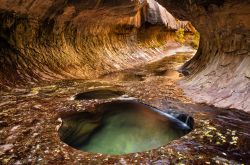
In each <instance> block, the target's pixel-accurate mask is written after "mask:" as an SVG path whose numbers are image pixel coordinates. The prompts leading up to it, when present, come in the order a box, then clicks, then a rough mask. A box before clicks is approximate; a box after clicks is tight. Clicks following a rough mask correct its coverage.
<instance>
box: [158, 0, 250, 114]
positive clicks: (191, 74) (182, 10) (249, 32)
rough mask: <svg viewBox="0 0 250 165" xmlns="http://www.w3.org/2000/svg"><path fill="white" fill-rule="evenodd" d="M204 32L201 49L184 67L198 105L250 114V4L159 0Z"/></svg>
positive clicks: (219, 0)
mask: <svg viewBox="0 0 250 165" xmlns="http://www.w3.org/2000/svg"><path fill="white" fill-rule="evenodd" d="M158 2H159V3H160V4H162V5H163V6H164V7H166V8H167V10H168V11H170V12H171V13H173V15H174V16H176V17H178V18H180V19H185V20H189V21H191V22H192V24H193V25H194V26H195V28H196V29H197V30H198V31H199V32H200V33H201V40H200V47H199V50H198V52H197V54H196V55H195V57H194V58H193V59H191V60H190V61H189V62H188V63H186V64H185V65H184V66H183V67H182V69H181V70H182V72H183V73H185V74H186V75H188V76H187V78H186V80H185V81H183V82H182V86H183V87H184V88H185V90H186V93H187V94H188V95H189V96H190V97H192V98H193V100H194V101H196V102H202V103H203V102H204V103H208V104H213V105H215V106H219V107H227V108H237V109H243V110H245V111H248V112H250V19H249V16H250V1H249V0H244V1H241V0H196V1H194V0H192V1H190V0H178V1H176V0H158Z"/></svg>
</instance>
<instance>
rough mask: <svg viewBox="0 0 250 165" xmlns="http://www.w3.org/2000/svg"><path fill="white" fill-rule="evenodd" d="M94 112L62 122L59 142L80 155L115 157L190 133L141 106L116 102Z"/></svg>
mask: <svg viewBox="0 0 250 165" xmlns="http://www.w3.org/2000/svg"><path fill="white" fill-rule="evenodd" d="M98 109H99V111H100V112H99V113H96V114H91V113H79V114H75V115H72V116H70V117H67V118H65V119H63V125H62V127H61V128H60V130H59V133H60V136H61V139H62V140H63V141H64V142H66V143H67V144H69V145H71V146H73V147H75V148H77V149H80V150H82V151H86V152H93V153H104V154H113V155H119V154H127V153H134V152H141V151H147V150H150V149H155V148H158V147H160V146H163V145H165V144H167V143H169V142H170V141H172V140H174V139H177V138H179V137H181V136H183V135H185V134H186V133H188V132H189V131H190V128H189V127H188V126H186V125H185V124H184V123H182V122H180V121H179V120H177V119H175V118H173V117H171V116H169V115H165V114H163V113H161V112H160V111H158V110H156V109H154V108H151V107H149V106H146V105H144V104H141V103H135V102H116V103H111V104H104V105H102V106H100V107H98Z"/></svg>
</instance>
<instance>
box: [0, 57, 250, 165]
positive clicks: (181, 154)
mask: <svg viewBox="0 0 250 165" xmlns="http://www.w3.org/2000/svg"><path fill="white" fill-rule="evenodd" d="M189 58H190V54H189V53H179V54H177V55H175V56H170V57H165V58H163V59H161V60H159V61H155V62H152V63H150V64H145V65H142V66H139V67H135V68H131V69H127V70H124V71H119V72H115V73H107V74H106V75H103V76H102V77H101V78H100V79H98V80H69V81H59V82H54V83H52V84H46V85H43V86H39V87H33V88H15V89H12V90H10V91H8V92H1V95H0V164H16V165H18V164H250V114H248V113H245V112H243V111H238V110H233V109H219V108H215V107H212V106H208V105H202V104H194V103H192V101H191V99H190V98H186V97H185V96H184V94H183V91H182V90H181V89H180V88H179V87H178V85H177V80H178V79H179V78H180V77H181V76H180V75H179V74H178V73H177V72H176V71H175V69H176V67H178V66H179V65H181V64H182V63H183V62H184V61H185V60H187V59H189ZM103 88H105V89H106V88H109V89H116V90H119V91H124V92H125V94H126V95H127V96H128V97H133V98H134V99H136V100H138V101H140V102H143V103H145V104H149V105H152V106H154V107H157V108H158V109H161V110H162V111H166V112H169V113H180V114H181V113H185V114H188V115H190V116H192V117H193V118H194V120H195V124H194V130H193V131H192V132H190V133H189V134H187V135H185V136H183V137H181V138H180V139H177V140H174V141H172V142H170V143H169V144H166V145H165V146H162V147H160V148H158V149H154V150H150V151H146V152H140V153H132V154H125V155H119V156H117V155H116V156H115V155H104V154H92V153H86V152H83V151H80V150H77V149H74V148H72V147H70V146H68V145H67V144H65V143H63V142H62V141H61V140H60V138H59V135H58V129H59V127H60V124H61V119H60V118H61V117H62V116H63V115H67V114H70V113H75V112H83V111H94V110H95V106H96V105H98V104H100V103H104V102H110V101H112V100H114V99H115V98H108V99H101V100H98V99H91V100H74V99H73V96H74V95H76V94H78V93H81V92H84V91H89V90H92V89H103Z"/></svg>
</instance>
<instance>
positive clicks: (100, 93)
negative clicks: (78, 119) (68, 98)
mask: <svg viewBox="0 0 250 165" xmlns="http://www.w3.org/2000/svg"><path fill="white" fill-rule="evenodd" d="M124 94H125V93H124V92H122V91H118V90H113V89H96V90H91V91H86V92H82V93H79V94H76V95H75V96H74V99H75V100H94V99H109V98H116V97H119V96H122V95H124Z"/></svg>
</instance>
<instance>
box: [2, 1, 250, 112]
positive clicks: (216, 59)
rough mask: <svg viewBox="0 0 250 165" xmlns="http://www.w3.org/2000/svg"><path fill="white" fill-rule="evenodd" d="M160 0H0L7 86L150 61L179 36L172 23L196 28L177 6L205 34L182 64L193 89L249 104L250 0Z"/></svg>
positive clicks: (210, 99)
mask: <svg viewBox="0 0 250 165" xmlns="http://www.w3.org/2000/svg"><path fill="white" fill-rule="evenodd" d="M158 2H159V3H157V2H155V1H154V0H148V1H147V2H146V1H143V0H130V1H127V0H119V1H116V0H68V1H64V0H54V1H53V0H48V1H43V0H26V1H21V0H18V1H14V0H11V1H10V0H0V18H1V22H0V27H1V28H0V56H1V58H0V81H1V86H4V85H6V84H7V85H20V84H27V82H28V83H29V84H32V83H39V82H42V81H48V80H57V79H79V78H83V79H85V78H95V77H98V76H99V75H101V74H104V73H106V72H111V71H114V70H117V69H124V68H128V67H131V66H133V65H135V64H137V63H140V62H142V61H148V60H151V59H153V58H154V57H156V56H158V55H159V54H161V53H162V54H163V52H164V50H165V49H166V47H167V45H168V44H166V43H168V42H171V41H173V40H174V37H173V36H172V35H171V33H169V30H176V29H178V28H180V27H183V28H185V29H186V30H192V26H190V24H189V23H188V22H186V21H184V22H181V21H177V20H176V19H175V18H174V17H173V16H171V14H170V13H172V14H174V16H176V17H177V18H179V19H183V20H188V21H191V22H192V24H193V25H194V26H195V28H196V29H197V30H198V31H199V32H200V33H201V41H200V42H201V43H200V47H199V50H198V52H197V54H196V56H195V57H194V58H193V59H192V60H191V61H189V62H188V63H186V64H185V65H184V66H183V68H182V71H183V73H184V74H185V75H188V76H187V78H186V79H185V80H183V81H182V83H181V84H182V86H183V88H184V89H185V90H186V93H187V94H188V95H190V96H191V97H192V98H194V100H195V101H197V102H206V103H209V104H213V105H216V106H221V107H229V108H237V109H244V110H246V111H249V110H250V69H249V65H250V55H249V48H250V42H249V41H250V39H249V38H250V36H249V34H250V32H249V29H250V27H249V26H250V20H249V14H250V7H249V6H250V5H249V3H250V1H249V0H246V1H240V0H212V1H209V0H196V1H194V0H178V1H177V0H158ZM160 4H161V5H160ZM164 7H165V8H167V10H168V11H169V12H170V13H169V12H168V11H166V9H165V8H164ZM148 24H150V26H148ZM152 24H154V26H152ZM163 25H164V26H163ZM166 29H167V30H166ZM155 45H161V46H160V47H159V48H157V49H155V48H154V47H155Z"/></svg>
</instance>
